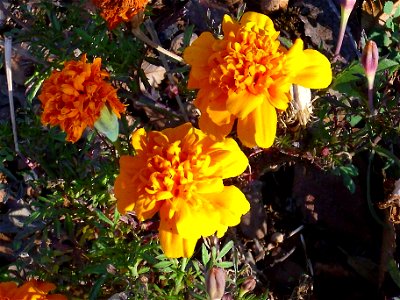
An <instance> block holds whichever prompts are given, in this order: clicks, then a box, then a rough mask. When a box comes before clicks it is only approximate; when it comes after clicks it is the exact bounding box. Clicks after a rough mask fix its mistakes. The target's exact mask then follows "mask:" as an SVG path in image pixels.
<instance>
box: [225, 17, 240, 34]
mask: <svg viewBox="0 0 400 300" xmlns="http://www.w3.org/2000/svg"><path fill="white" fill-rule="evenodd" d="M239 27H240V25H239V24H238V22H236V21H235V20H233V19H232V17H231V16H229V15H224V18H223V20H222V32H223V33H224V34H225V35H229V34H230V33H232V32H233V33H236V31H237V29H238V28H239Z"/></svg>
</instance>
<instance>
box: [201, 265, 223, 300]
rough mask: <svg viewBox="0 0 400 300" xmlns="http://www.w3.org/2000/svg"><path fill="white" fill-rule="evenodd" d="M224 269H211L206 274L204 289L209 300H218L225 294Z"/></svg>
mask: <svg viewBox="0 0 400 300" xmlns="http://www.w3.org/2000/svg"><path fill="white" fill-rule="evenodd" d="M225 279H226V278H225V271H224V269H221V268H217V267H212V268H211V269H210V270H209V271H208V272H207V274H206V289H207V293H208V296H209V299H210V300H220V299H221V298H222V296H223V295H224V293H225Z"/></svg>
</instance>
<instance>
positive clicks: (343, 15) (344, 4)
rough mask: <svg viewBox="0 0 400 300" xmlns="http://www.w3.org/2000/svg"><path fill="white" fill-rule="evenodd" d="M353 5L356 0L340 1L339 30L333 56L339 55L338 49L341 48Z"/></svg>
mask: <svg viewBox="0 0 400 300" xmlns="http://www.w3.org/2000/svg"><path fill="white" fill-rule="evenodd" d="M355 4H356V0H340V28H339V36H338V40H337V44H336V50H335V56H337V55H339V53H340V49H341V48H342V42H343V38H344V32H345V31H346V27H347V22H348V20H349V17H350V14H351V12H352V10H353V8H354V5H355Z"/></svg>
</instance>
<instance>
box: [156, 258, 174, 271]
mask: <svg viewBox="0 0 400 300" xmlns="http://www.w3.org/2000/svg"><path fill="white" fill-rule="evenodd" d="M171 265H172V261H170V260H164V261H160V262H158V263H156V264H155V265H154V266H153V267H154V268H156V269H165V268H167V267H169V266H171Z"/></svg>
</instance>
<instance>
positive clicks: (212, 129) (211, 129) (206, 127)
mask: <svg viewBox="0 0 400 300" xmlns="http://www.w3.org/2000/svg"><path fill="white" fill-rule="evenodd" d="M234 122H235V118H234V117H233V116H231V119H230V123H228V124H224V125H218V124H216V123H214V122H213V121H212V120H211V118H210V117H209V115H208V114H207V113H206V112H204V113H202V114H201V116H200V118H199V127H200V129H201V130H202V131H204V132H206V133H208V134H211V135H212V136H214V137H215V138H216V139H222V138H224V137H225V136H227V135H228V134H229V133H230V132H231V130H232V127H233V123H234Z"/></svg>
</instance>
